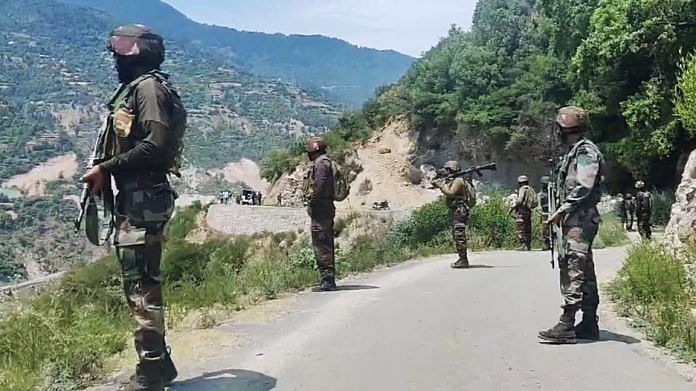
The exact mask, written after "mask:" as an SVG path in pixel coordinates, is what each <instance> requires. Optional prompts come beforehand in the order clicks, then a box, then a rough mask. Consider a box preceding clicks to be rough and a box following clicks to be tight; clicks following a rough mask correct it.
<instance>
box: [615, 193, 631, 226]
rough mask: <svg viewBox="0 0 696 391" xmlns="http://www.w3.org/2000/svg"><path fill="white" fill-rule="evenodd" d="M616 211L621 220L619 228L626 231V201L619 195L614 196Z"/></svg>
mask: <svg viewBox="0 0 696 391" xmlns="http://www.w3.org/2000/svg"><path fill="white" fill-rule="evenodd" d="M616 210H617V213H618V214H619V218H620V219H621V227H622V228H623V229H626V223H627V222H628V216H627V215H626V199H625V198H624V195H623V194H621V193H619V194H618V195H617V196H616Z"/></svg>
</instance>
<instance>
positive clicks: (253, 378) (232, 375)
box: [169, 369, 277, 391]
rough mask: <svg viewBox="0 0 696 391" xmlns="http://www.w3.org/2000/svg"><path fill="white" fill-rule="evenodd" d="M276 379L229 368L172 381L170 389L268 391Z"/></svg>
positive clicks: (271, 388) (171, 390)
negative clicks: (188, 378) (184, 379)
mask: <svg viewBox="0 0 696 391" xmlns="http://www.w3.org/2000/svg"><path fill="white" fill-rule="evenodd" d="M276 382H277V381H276V379H275V378H273V377H270V376H266V375H264V374H263V373H259V372H254V371H247V370H245V369H229V370H225V371H219V372H212V373H206V374H203V375H202V376H199V377H196V378H193V379H190V380H186V381H182V382H174V384H172V385H171V387H169V390H170V391H194V390H195V391H218V390H219V391H270V390H273V389H275V386H276Z"/></svg>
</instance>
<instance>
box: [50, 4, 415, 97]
mask: <svg viewBox="0 0 696 391" xmlns="http://www.w3.org/2000/svg"><path fill="white" fill-rule="evenodd" d="M60 1H63V2H65V3H71V4H78V5H83V6H87V7H92V8H95V9H99V10H102V11H105V12H107V13H109V14H110V15H112V16H113V17H114V18H115V19H117V20H119V21H121V22H129V23H133V22H137V23H144V24H147V25H150V26H152V27H153V28H155V29H156V30H157V31H159V32H161V33H162V34H164V35H165V36H166V37H168V38H171V39H176V40H177V41H179V42H185V43H195V44H196V46H198V47H201V48H206V49H209V48H215V49H216V50H217V51H218V53H220V55H222V56H223V57H226V58H228V59H230V60H232V61H233V62H234V64H236V65H238V66H239V67H241V69H243V70H245V71H247V72H250V73H253V74H256V75H261V76H267V77H275V78H281V79H283V80H288V81H296V82H297V83H299V84H300V85H301V86H302V87H303V88H308V89H312V90H314V91H322V92H323V93H325V94H327V95H328V96H331V97H333V98H336V99H338V100H339V102H341V103H348V104H352V105H360V104H362V103H363V102H364V101H365V100H366V99H367V98H368V97H370V96H371V95H372V94H373V93H374V91H375V89H376V88H377V87H379V86H381V85H383V84H387V83H391V82H393V81H395V80H397V79H399V78H400V77H401V76H402V75H403V74H404V72H405V71H406V70H407V69H408V67H409V66H410V65H411V63H412V61H413V58H411V57H409V56H406V55H403V54H401V53H397V52H395V51H391V50H374V49H368V48H361V47H357V46H355V45H351V44H349V43H347V42H345V41H342V40H339V39H334V38H328V37H323V36H302V35H289V36H287V35H283V34H264V33H256V32H246V31H239V30H235V29H232V28H227V27H219V26H211V25H206V24H201V23H197V22H194V21H192V20H190V19H188V18H187V17H186V16H185V15H183V14H182V13H180V12H179V11H177V10H176V9H174V8H173V7H171V6H170V5H168V4H166V3H164V2H162V1H160V0H120V1H112V0H60Z"/></svg>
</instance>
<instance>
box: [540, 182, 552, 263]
mask: <svg viewBox="0 0 696 391" xmlns="http://www.w3.org/2000/svg"><path fill="white" fill-rule="evenodd" d="M544 182H546V183H544ZM539 208H540V209H541V214H540V216H539V224H541V248H542V250H544V251H546V250H549V249H551V227H550V226H549V225H548V224H546V220H547V219H548V218H549V215H550V213H549V188H548V181H543V180H542V186H541V189H540V190H539Z"/></svg>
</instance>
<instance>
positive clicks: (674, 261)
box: [609, 242, 696, 362]
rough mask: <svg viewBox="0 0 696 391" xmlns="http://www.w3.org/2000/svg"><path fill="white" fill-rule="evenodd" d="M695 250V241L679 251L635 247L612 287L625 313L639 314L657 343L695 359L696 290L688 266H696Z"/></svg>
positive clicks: (654, 245) (639, 320) (648, 244)
mask: <svg viewBox="0 0 696 391" xmlns="http://www.w3.org/2000/svg"><path fill="white" fill-rule="evenodd" d="M694 250H696V246H695V245H694V244H692V245H691V246H689V248H688V249H687V250H686V251H683V252H675V251H672V250H670V249H667V248H666V247H665V246H664V245H661V244H658V243H653V242H643V243H640V244H638V245H636V246H635V247H633V248H632V249H631V250H630V251H629V254H628V258H627V260H626V262H625V264H624V266H623V267H622V269H621V270H620V271H619V273H618V276H617V278H616V279H615V280H614V281H613V283H612V284H611V285H610V290H609V291H610V294H611V295H612V297H613V299H614V300H615V301H616V302H617V306H618V309H619V311H620V313H621V315H623V316H628V317H631V318H633V319H634V320H635V322H634V323H635V324H636V325H637V326H639V327H641V328H642V329H643V330H644V332H645V334H646V335H647V336H648V337H649V338H651V339H652V340H653V341H654V342H655V343H656V344H657V345H659V346H664V347H668V348H670V349H672V350H674V351H675V352H677V353H678V354H679V355H680V356H681V357H682V358H683V359H685V360H687V361H691V362H693V361H695V360H696V317H695V316H694V313H693V312H692V310H693V308H694V306H695V305H696V294H695V291H694V283H693V280H692V278H690V277H689V275H688V273H687V269H686V267H688V266H692V267H693V264H694V261H695V260H696V259H695V256H694V254H695V252H694Z"/></svg>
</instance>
